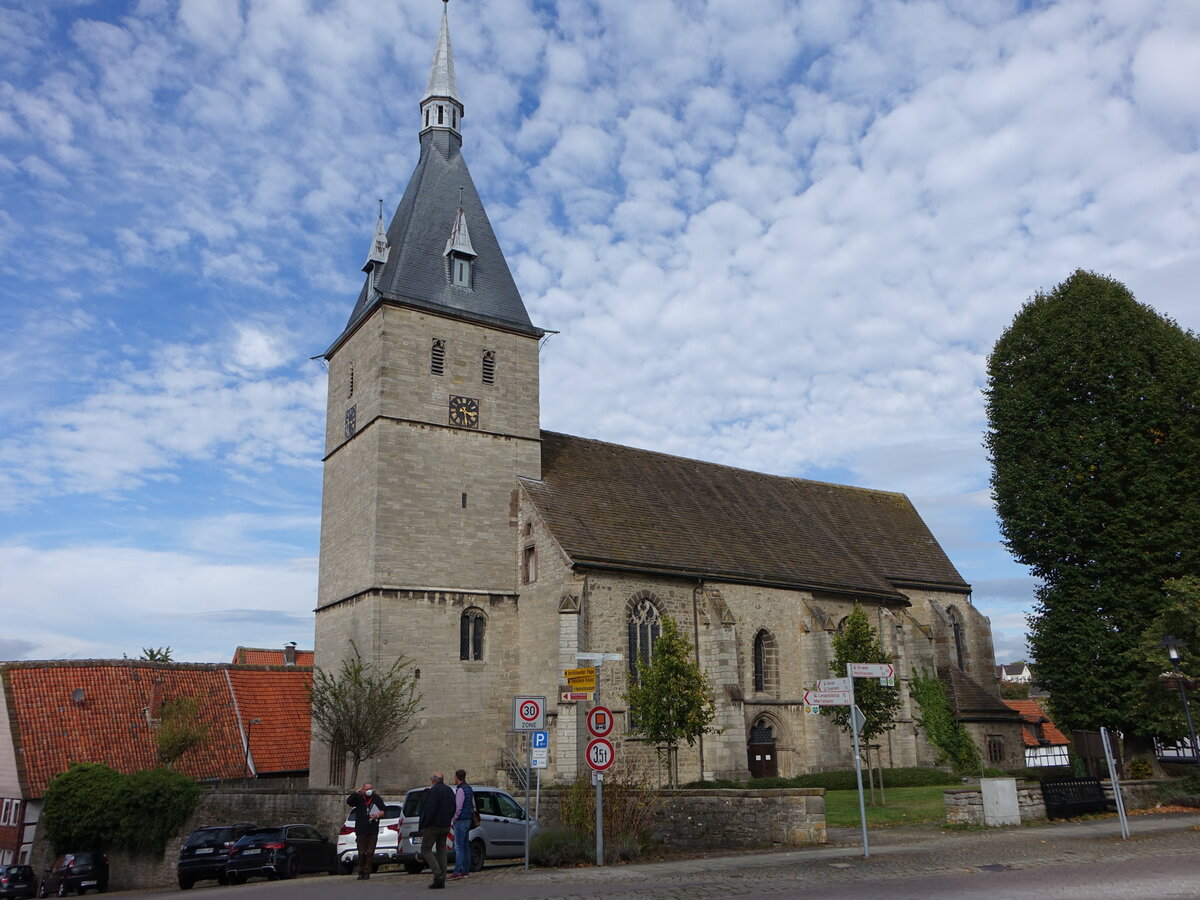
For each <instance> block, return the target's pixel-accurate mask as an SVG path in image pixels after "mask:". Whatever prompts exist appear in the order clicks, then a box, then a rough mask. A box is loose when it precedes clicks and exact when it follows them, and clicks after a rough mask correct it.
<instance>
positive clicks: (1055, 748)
mask: <svg viewBox="0 0 1200 900" xmlns="http://www.w3.org/2000/svg"><path fill="white" fill-rule="evenodd" d="M1003 702H1004V705H1005V706H1007V707H1008V708H1009V709H1011V710H1013V711H1014V712H1017V713H1020V714H1021V738H1022V740H1023V741H1024V743H1025V765H1026V766H1028V767H1029V768H1034V767H1038V766H1067V765H1070V764H1071V761H1070V758H1069V756H1068V753H1067V748H1068V747H1069V745H1070V743H1071V742H1070V741H1069V740H1067V737H1066V735H1064V734H1063V733H1062V732H1061V731H1059V730H1058V728H1057V727H1056V726H1055V724H1054V723H1053V722H1052V721H1050V717H1049V716H1048V715H1046V710H1045V709H1044V708H1043V707H1042V705H1041V704H1040V703H1038V702H1037V701H1036V700H1005V701H1003Z"/></svg>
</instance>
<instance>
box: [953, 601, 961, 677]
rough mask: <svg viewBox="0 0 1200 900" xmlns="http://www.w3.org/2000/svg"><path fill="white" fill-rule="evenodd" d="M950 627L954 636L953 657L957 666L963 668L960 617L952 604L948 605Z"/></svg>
mask: <svg viewBox="0 0 1200 900" xmlns="http://www.w3.org/2000/svg"><path fill="white" fill-rule="evenodd" d="M950 629H951V632H952V634H953V637H954V659H955V662H957V663H958V667H959V668H960V669H961V668H963V633H962V618H961V617H960V616H959V612H958V610H957V609H955V608H954V607H953V606H952V607H950Z"/></svg>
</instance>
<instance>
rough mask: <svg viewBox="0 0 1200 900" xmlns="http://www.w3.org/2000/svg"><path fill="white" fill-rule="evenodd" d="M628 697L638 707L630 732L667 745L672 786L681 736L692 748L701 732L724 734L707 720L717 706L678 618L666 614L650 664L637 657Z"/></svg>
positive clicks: (626, 698)
mask: <svg viewBox="0 0 1200 900" xmlns="http://www.w3.org/2000/svg"><path fill="white" fill-rule="evenodd" d="M625 701H626V702H627V703H628V704H629V706H630V708H631V709H632V710H633V711H634V725H633V727H632V729H631V732H632V733H633V734H640V735H642V736H644V737H645V738H646V739H647V740H648V741H651V742H653V743H654V744H655V745H657V746H659V747H665V748H666V750H667V777H668V781H669V782H670V785H671V787H675V786H676V784H677V780H678V773H677V771H676V766H675V764H674V760H675V748H676V747H677V746H678V745H679V742H680V740H685V741H687V743H688V746H689V747H692V746H695V744H696V739H697V738H698V737H700V735H702V734H719V733H720V732H721V729H720V728H713V727H712V726H711V725H710V724H709V723H711V722H712V720H713V718H714V717H715V716H716V714H717V704H716V701H715V700H714V699H713V695H712V691H710V690H709V688H708V681H707V679H705V677H704V673H703V672H701V671H700V667H699V666H698V665H697V664H696V661H695V659H694V658H693V656H692V645H691V644H690V643H689V642H688V639H687V638H686V637H684V636H683V635H682V634H680V633H679V628H678V626H676V624H675V621H674V620H673V619H670V618H667V617H665V616H664V617H663V620H662V631H661V632H660V634H659V636H658V639H657V640H655V642H654V647H653V650H652V652H651V656H650V662H649V663H646V662H644V661H643V660H640V659H639V660H638V667H637V682H636V683H635V684H633V685H631V686H630V688H629V690H628V691H626V692H625Z"/></svg>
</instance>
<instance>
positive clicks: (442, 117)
mask: <svg viewBox="0 0 1200 900" xmlns="http://www.w3.org/2000/svg"><path fill="white" fill-rule="evenodd" d="M445 114H446V108H445V107H444V106H439V107H438V124H439V125H445V124H446V121H445Z"/></svg>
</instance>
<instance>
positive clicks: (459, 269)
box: [443, 191, 478, 288]
mask: <svg viewBox="0 0 1200 900" xmlns="http://www.w3.org/2000/svg"><path fill="white" fill-rule="evenodd" d="M459 193H461V191H460V192H459ZM443 255H444V256H446V257H447V258H448V259H449V261H450V283H451V284H453V285H455V286H456V287H467V288H469V287H470V286H471V265H472V262H473V260H474V259H475V257H476V256H477V255H478V254H476V253H475V248H474V247H472V246H471V233H470V232H469V231H468V230H467V214H466V211H465V210H464V209H463V207H462V203H461V201H460V202H459V206H458V213H457V214H456V215H455V217H454V224H453V225H452V226H451V227H450V237H449V239H448V240H447V241H446V250H445V253H444V254H443Z"/></svg>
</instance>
